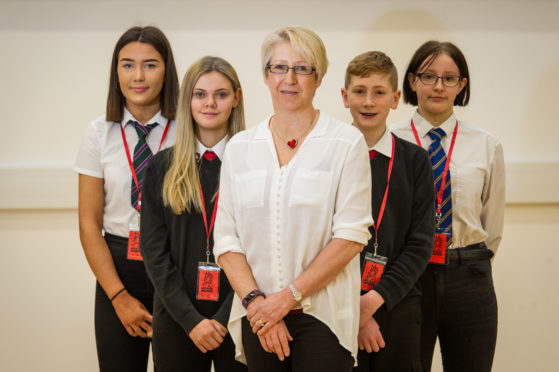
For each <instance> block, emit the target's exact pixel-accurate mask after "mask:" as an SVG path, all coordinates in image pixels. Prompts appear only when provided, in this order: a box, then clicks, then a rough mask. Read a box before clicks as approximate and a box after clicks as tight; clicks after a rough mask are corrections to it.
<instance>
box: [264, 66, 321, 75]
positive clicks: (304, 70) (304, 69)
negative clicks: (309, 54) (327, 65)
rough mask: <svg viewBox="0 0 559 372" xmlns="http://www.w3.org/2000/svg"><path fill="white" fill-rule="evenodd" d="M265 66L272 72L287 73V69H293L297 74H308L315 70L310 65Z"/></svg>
mask: <svg viewBox="0 0 559 372" xmlns="http://www.w3.org/2000/svg"><path fill="white" fill-rule="evenodd" d="M266 68H267V69H268V70H270V72H271V73H272V74H287V73H288V72H289V70H293V72H294V73H296V74H297V75H310V74H312V73H313V72H314V71H316V68H314V67H312V66H293V67H289V66H288V65H266Z"/></svg>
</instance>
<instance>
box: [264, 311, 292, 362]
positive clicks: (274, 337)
mask: <svg viewBox="0 0 559 372" xmlns="http://www.w3.org/2000/svg"><path fill="white" fill-rule="evenodd" d="M258 338H259V339H260V344H261V345H262V348H263V349H264V350H265V351H267V352H268V353H275V354H276V355H277V356H278V358H279V360H281V361H283V360H284V359H285V358H286V357H288V356H289V353H290V350H289V341H293V337H291V334H290V333H289V330H288V329H287V326H286V325H285V322H284V321H283V320H280V321H279V322H278V323H276V324H275V325H274V326H272V327H270V329H269V331H268V332H266V333H264V334H262V335H261V334H260V332H259V333H258Z"/></svg>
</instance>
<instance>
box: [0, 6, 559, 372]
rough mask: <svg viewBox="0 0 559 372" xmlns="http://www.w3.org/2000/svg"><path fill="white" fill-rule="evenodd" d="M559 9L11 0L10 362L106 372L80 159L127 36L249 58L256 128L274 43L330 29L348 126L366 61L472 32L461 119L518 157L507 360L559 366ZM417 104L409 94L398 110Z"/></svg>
mask: <svg viewBox="0 0 559 372" xmlns="http://www.w3.org/2000/svg"><path fill="white" fill-rule="evenodd" d="M558 14H559V1H554V0H548V1H520V0H518V1H516V0H510V1H493V0H490V1H478V0H473V1H468V2H465V1H457V0H446V1H411V0H410V1H404V0H401V1H400V0H395V1H374V0H345V1H341V0H340V1H333V0H307V1H294V0H284V1H264V0H263V1H256V0H238V1H196V0H186V1H178V0H177V1H150V2H147V1H132V0H130V1H129V0H114V1H78V0H76V1H69V0H68V1H49V0H45V1H26V0H22V1H21V0H20V1H7V0H0V48H1V49H0V50H1V52H0V53H1V54H0V56H1V57H0V71H2V78H1V79H0V109H1V111H0V112H1V116H0V118H1V119H0V126H1V129H2V132H1V133H2V134H1V135H0V303H1V306H0V319H1V320H2V324H3V326H2V328H1V329H2V338H1V339H0V360H1V361H2V367H1V368H0V369H1V370H5V371H45V372H48V371H85V372H88V371H95V370H98V367H97V361H96V354H95V340H94V331H93V293H94V277H93V275H92V274H91V271H90V270H89V268H88V266H87V263H86V261H85V258H84V256H83V253H82V251H81V247H80V244H79V238H78V229H77V211H76V206H77V176H76V175H74V174H73V173H72V172H71V168H72V165H73V162H74V159H75V156H76V152H77V149H78V146H79V143H80V141H81V136H82V133H83V131H84V129H85V128H86V126H87V125H88V123H89V122H90V121H91V120H93V119H94V118H96V117H98V116H100V115H102V114H103V112H104V109H105V104H106V95H107V88H108V73H109V66H110V58H111V54H112V51H113V48H114V44H115V42H116V40H117V39H118V37H119V36H120V35H121V34H122V33H123V32H124V31H125V30H126V29H127V28H128V27H130V26H133V25H149V24H153V25H157V26H158V27H160V28H161V29H162V30H163V31H164V32H165V33H166V35H167V37H168V38H169V40H170V42H171V45H172V47H173V52H174V54H175V60H176V64H177V69H178V73H179V79H180V80H182V76H183V74H184V72H185V71H186V69H187V67H188V66H189V65H190V64H191V63H192V62H193V61H194V60H196V59H198V58H200V57H202V56H204V55H218V56H221V57H223V58H226V59H227V60H229V61H230V62H231V63H232V64H233V66H234V67H235V68H236V69H237V71H238V74H239V77H240V79H241V84H242V86H243V91H244V96H245V110H246V117H247V125H248V126H252V125H255V124H256V123H257V122H259V121H260V120H261V119H262V118H263V117H264V116H265V115H266V114H268V113H269V112H270V111H271V102H270V99H269V94H268V92H267V88H266V86H265V85H264V83H263V81H262V74H261V66H260V44H261V42H262V40H263V38H264V37H265V36H266V35H267V34H268V33H269V32H271V31H273V30H275V29H277V28H280V27H283V26H286V25H300V26H304V27H308V28H311V29H313V30H314V31H316V32H317V33H318V34H319V35H320V36H321V37H322V39H323V40H324V43H325V45H326V48H327V51H328V55H329V60H330V68H329V71H328V73H327V74H326V76H325V78H324V81H323V84H322V86H321V87H320V88H319V90H318V92H317V95H316V98H315V106H316V107H317V108H320V109H321V110H323V111H325V112H327V113H329V114H330V115H332V116H334V117H338V118H340V119H343V120H346V121H349V120H350V115H349V113H348V112H347V111H346V110H345V109H344V107H343V105H342V101H341V97H340V88H341V86H342V84H343V79H344V71H345V67H346V65H347V63H348V62H349V61H350V60H351V58H353V56H355V55H356V54H358V53H361V52H364V51H366V50H382V51H384V52H386V53H387V54H388V55H390V56H391V57H392V59H393V60H394V62H395V63H396V65H397V67H398V70H399V72H400V73H403V71H404V70H405V67H406V65H407V63H408V61H409V59H410V57H411V55H412V54H413V52H414V51H415V49H416V48H417V47H418V46H419V45H420V44H421V43H423V42H424V41H426V40H429V39H437V40H448V41H452V42H454V43H456V44H457V45H458V46H459V47H460V48H461V49H462V51H463V52H464V54H465V55H466V58H467V60H468V63H469V67H470V74H471V83H472V99H471V101H470V105H469V106H467V107H465V108H460V109H458V110H457V113H458V116H459V117H460V118H461V119H464V120H467V121H469V122H471V123H472V124H474V125H477V126H480V127H483V128H485V129H487V130H489V131H490V132H492V133H494V134H495V135H496V136H497V137H499V138H500V139H501V141H502V143H503V146H504V149H505V160H506V162H507V171H508V174H507V209H506V220H505V235H504V238H503V242H502V244H501V247H500V249H499V252H498V254H497V256H496V259H495V261H494V280H495V286H496V288H497V296H498V301H499V316H500V318H499V337H498V344H497V353H496V357H495V363H494V370H495V371H498V372H501V371H507V372H509V371H525V370H528V369H531V370H535V371H554V370H556V368H557V367H556V366H557V365H558V364H559V355H558V353H557V352H556V351H555V350H556V348H557V345H558V343H557V341H556V338H555V337H554V336H555V335H556V334H557V333H558V332H559V322H558V320H557V317H556V313H557V311H558V310H559V296H558V291H557V289H556V287H555V283H557V282H558V279H559V274H558V271H557V261H558V260H559V255H558V254H557V253H556V242H555V241H556V239H555V234H554V233H555V232H556V230H557V229H558V228H559V196H557V192H556V190H557V189H558V188H559V146H557V144H556V142H557V139H558V138H559V126H558V125H557V124H558V120H557V110H556V106H557V105H556V101H557V99H558V98H559V97H558V94H557V93H556V92H557V87H558V86H559V48H558V47H557V45H559V24H558V23H557V21H556V17H557V15H558ZM400 86H401V76H400ZM412 112H413V108H412V107H411V106H409V105H405V104H403V103H402V102H401V103H400V107H399V108H398V109H397V110H396V111H394V112H393V113H392V114H391V115H390V116H389V118H388V121H389V122H396V121H399V120H403V119H406V118H409V117H410V116H411V114H412ZM439 361H440V359H436V362H435V363H434V364H435V365H436V366H435V367H434V368H433V370H434V371H440V370H441V368H440V367H439V364H440V362H439Z"/></svg>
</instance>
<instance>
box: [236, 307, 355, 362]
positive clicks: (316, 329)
mask: <svg viewBox="0 0 559 372" xmlns="http://www.w3.org/2000/svg"><path fill="white" fill-rule="evenodd" d="M284 321H285V324H286V326H287V329H288V330H289V333H290V334H291V336H292V337H293V341H291V342H290V343H289V348H290V351H291V354H290V355H289V357H287V358H286V359H285V360H284V361H283V362H282V361H280V360H279V359H278V357H277V355H276V354H273V353H267V352H266V351H264V349H263V348H262V345H261V344H260V340H259V338H258V336H257V335H256V334H254V333H252V327H251V326H250V323H249V322H248V320H247V318H246V317H245V318H243V323H242V326H243V347H244V349H245V356H246V359H247V364H248V370H249V371H250V372H350V371H351V369H352V367H353V358H352V356H351V353H350V352H349V351H348V350H346V349H345V348H344V347H343V346H341V345H340V343H339V341H338V338H337V337H336V335H334V333H332V331H331V330H330V328H328V326H327V325H326V324H324V323H322V322H321V321H319V320H318V319H316V318H315V317H313V316H311V315H307V314H303V313H300V314H288V315H286V316H285V318H284Z"/></svg>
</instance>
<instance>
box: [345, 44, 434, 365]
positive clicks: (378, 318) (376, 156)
mask: <svg viewBox="0 0 559 372" xmlns="http://www.w3.org/2000/svg"><path fill="white" fill-rule="evenodd" d="M397 83H398V76H397V71H396V67H395V66H394V64H393V63H392V61H391V60H390V58H389V57H388V56H386V55H385V54H384V53H382V52H366V53H363V54H361V55H358V56H357V57H355V58H354V59H353V60H352V61H351V62H350V63H349V65H348V67H347V70H346V76H345V87H344V88H342V98H343V101H344V105H345V107H346V108H349V109H350V112H351V115H352V117H353V125H354V126H356V127H357V128H358V129H359V130H360V131H361V132H362V133H363V135H364V136H365V140H366V142H367V146H368V147H369V158H370V164H371V175H372V179H373V184H372V189H371V192H372V210H373V218H374V220H375V223H374V225H373V226H372V227H371V228H370V229H371V235H372V236H373V237H372V238H371V240H370V241H369V244H368V245H367V246H366V247H365V249H364V250H363V252H362V253H361V267H362V269H361V274H362V278H361V315H360V321H359V337H358V338H359V340H358V341H359V349H360V352H359V356H358V363H359V365H358V367H356V371H412V370H419V368H420V359H419V350H420V349H419V345H420V339H419V335H420V327H421V324H420V319H421V308H420V304H419V296H420V293H421V292H420V288H419V287H418V284H417V279H418V278H419V276H420V275H421V273H422V272H423V270H424V269H425V267H426V265H427V262H428V261H429V258H430V257H431V251H432V247H433V238H434V224H435V211H434V205H435V199H434V197H435V195H434V187H433V175H432V174H433V173H432V171H431V163H430V161H429V157H428V155H427V152H426V151H425V150H424V149H422V148H420V147H419V146H416V145H414V144H412V143H410V142H407V141H404V140H401V139H400V138H398V137H396V136H394V135H393V134H391V133H390V131H388V130H387V128H386V117H387V116H388V114H389V112H390V110H391V109H396V108H397V107H398V101H399V99H400V95H401V92H400V90H398V89H397Z"/></svg>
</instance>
